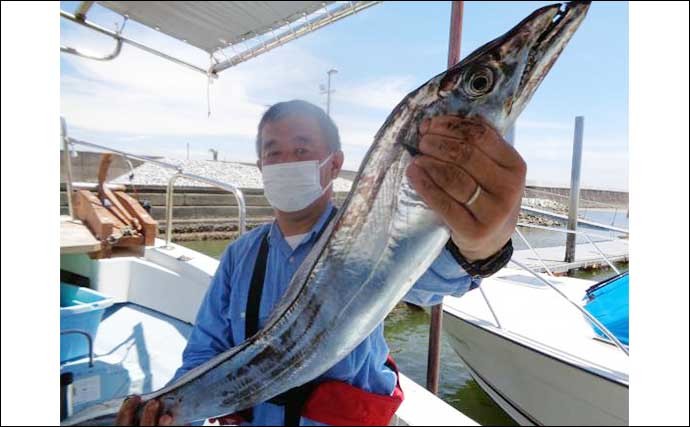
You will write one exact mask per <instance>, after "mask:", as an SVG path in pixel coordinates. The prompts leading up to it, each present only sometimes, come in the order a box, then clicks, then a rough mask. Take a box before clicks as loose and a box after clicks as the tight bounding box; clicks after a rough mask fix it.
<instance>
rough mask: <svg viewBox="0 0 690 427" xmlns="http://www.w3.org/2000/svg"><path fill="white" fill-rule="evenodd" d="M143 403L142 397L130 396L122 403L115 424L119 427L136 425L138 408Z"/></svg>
mask: <svg viewBox="0 0 690 427" xmlns="http://www.w3.org/2000/svg"><path fill="white" fill-rule="evenodd" d="M139 403H141V397H139V396H130V397H128V398H127V399H125V401H124V402H123V403H122V406H121V407H120V411H119V412H118V413H117V419H116V420H115V424H116V425H118V426H131V425H134V421H135V417H136V412H137V408H138V407H139Z"/></svg>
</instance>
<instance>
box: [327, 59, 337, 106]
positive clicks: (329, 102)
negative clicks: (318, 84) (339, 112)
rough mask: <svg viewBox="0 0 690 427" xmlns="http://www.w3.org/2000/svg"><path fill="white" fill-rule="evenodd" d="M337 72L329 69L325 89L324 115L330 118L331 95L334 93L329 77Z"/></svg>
mask: <svg viewBox="0 0 690 427" xmlns="http://www.w3.org/2000/svg"><path fill="white" fill-rule="evenodd" d="M337 72H338V70H336V69H335V68H331V69H330V70H328V72H327V73H328V87H327V88H326V115H328V117H330V116H331V93H333V92H335V91H334V90H331V75H333V74H335V73H337Z"/></svg>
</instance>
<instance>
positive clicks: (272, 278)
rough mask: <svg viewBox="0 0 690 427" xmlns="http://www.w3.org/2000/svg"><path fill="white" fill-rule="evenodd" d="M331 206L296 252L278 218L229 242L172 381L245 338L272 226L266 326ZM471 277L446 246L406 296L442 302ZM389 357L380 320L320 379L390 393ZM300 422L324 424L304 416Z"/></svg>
mask: <svg viewBox="0 0 690 427" xmlns="http://www.w3.org/2000/svg"><path fill="white" fill-rule="evenodd" d="M331 209H333V207H332V205H330V206H329V208H328V209H326V211H325V212H324V214H323V215H322V216H321V218H320V219H319V220H318V221H317V223H316V224H315V225H314V227H313V228H312V229H311V230H310V232H309V233H307V235H306V236H305V237H304V239H303V240H302V242H301V243H300V244H299V245H298V246H297V247H296V248H295V249H294V250H293V249H292V247H291V246H290V245H289V244H288V243H287V241H286V240H285V239H284V237H283V235H282V232H281V231H280V228H279V227H278V225H277V223H276V222H275V221H274V222H273V223H269V224H265V225H263V226H260V227H257V228H255V229H254V230H252V231H250V232H248V233H247V234H245V235H244V236H242V237H241V238H239V239H238V240H237V241H235V242H234V243H233V244H231V245H229V246H228V248H227V249H226V250H225V252H224V254H223V256H222V258H221V261H220V264H219V266H218V270H217V271H216V274H215V276H214V277H213V280H212V282H211V286H210V287H209V289H208V291H207V293H206V296H205V297H204V301H203V302H202V304H201V307H200V309H199V313H198V315H197V318H196V324H195V326H194V329H193V330H192V333H191V335H190V337H189V342H188V343H187V347H186V348H185V350H184V353H183V356H182V366H181V367H180V368H179V369H178V370H177V372H176V373H175V376H174V377H173V380H172V381H171V382H173V381H175V380H177V378H179V377H180V376H181V375H182V374H184V373H185V372H187V371H189V370H191V369H192V368H194V367H196V366H198V365H200V364H202V363H204V362H206V361H207V360H209V359H211V358H212V357H214V356H216V355H218V354H219V353H221V352H224V351H226V350H228V349H229V348H231V347H233V346H235V345H237V344H239V343H241V342H242V341H243V340H244V336H245V333H244V328H245V319H244V316H245V310H246V304H247V296H248V293H249V284H250V281H251V277H252V273H253V271H254V263H255V260H256V257H257V255H258V252H259V246H260V244H261V239H262V238H263V235H264V233H265V232H266V231H267V230H268V233H269V234H268V239H269V240H268V242H269V250H268V262H267V266H268V268H267V270H266V276H265V279H264V288H263V294H262V296H261V304H260V305H259V328H261V327H263V325H264V323H265V321H266V319H267V317H268V316H269V314H270V313H271V310H272V309H273V307H274V305H275V304H276V303H277V302H278V300H280V297H281V296H282V295H283V293H284V292H285V290H286V289H287V286H288V284H289V282H290V279H291V278H292V276H293V274H294V273H295V271H296V270H297V268H298V267H299V266H300V264H301V263H302V260H304V258H305V257H306V255H307V254H308V253H309V251H310V250H311V248H312V246H313V244H314V243H315V240H316V238H317V235H318V233H319V231H320V230H321V229H322V228H323V227H324V226H325V223H326V222H327V219H328V217H329V214H330V212H331ZM472 280H473V279H472V278H471V277H470V276H469V275H467V273H465V272H464V270H462V268H461V267H460V266H459V265H458V264H457V262H456V261H455V259H454V258H453V257H452V256H451V255H450V253H448V251H447V250H445V249H444V250H443V252H441V254H440V255H439V257H438V258H437V259H436V260H435V261H434V263H433V264H432V265H431V267H430V268H429V270H428V271H426V272H425V273H424V275H423V276H422V277H421V278H420V279H419V280H418V281H417V283H416V284H415V285H414V287H413V288H412V289H411V290H410V292H409V293H408V294H407V295H406V296H405V298H404V300H405V301H408V302H411V303H414V304H417V305H434V304H438V303H440V302H441V301H442V299H443V296H444V295H455V296H461V295H463V294H464V293H465V292H467V290H468V289H469V287H470V284H471V283H472ZM387 355H388V346H387V344H386V341H385V339H384V336H383V323H382V324H381V325H379V326H378V327H377V328H376V329H375V330H374V332H373V333H372V334H371V335H370V336H369V337H367V338H366V339H365V340H364V341H363V342H362V343H361V344H360V345H359V346H358V347H357V348H355V350H354V351H352V353H350V354H349V355H348V356H347V357H345V358H344V359H343V360H341V361H340V362H338V363H337V364H336V365H335V366H333V367H332V368H331V369H330V370H328V371H327V372H326V373H325V374H323V376H322V377H321V378H328V379H334V380H339V381H344V382H347V383H349V384H351V385H353V386H356V387H359V388H361V389H363V390H365V391H368V392H373V393H379V394H384V395H390V394H391V393H392V392H393V389H394V387H395V384H396V375H395V373H394V372H393V371H391V370H390V369H389V368H388V367H386V366H384V363H385V361H386V357H387ZM283 416H284V412H283V407H281V406H277V405H273V404H271V403H262V404H260V405H258V406H256V407H255V408H254V420H253V423H254V424H255V425H282V423H283ZM300 425H321V424H319V423H316V422H315V421H312V420H309V419H306V418H304V417H302V419H301V421H300Z"/></svg>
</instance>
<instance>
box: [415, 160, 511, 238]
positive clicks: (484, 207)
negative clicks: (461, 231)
mask: <svg viewBox="0 0 690 427" xmlns="http://www.w3.org/2000/svg"><path fill="white" fill-rule="evenodd" d="M414 164H415V165H417V166H419V167H421V168H422V169H424V171H425V172H426V173H427V175H428V176H429V178H431V180H432V181H433V182H434V183H435V184H436V185H437V186H438V187H439V188H440V189H441V190H442V191H444V192H445V193H446V194H448V195H449V196H450V197H452V198H453V199H455V201H457V202H458V203H460V204H462V205H463V206H464V207H465V208H466V209H468V210H469V211H470V212H471V213H472V214H473V216H474V217H475V219H476V220H477V221H479V222H480V223H482V224H487V225H492V219H493V218H499V217H501V215H500V212H497V210H498V209H502V207H501V206H500V204H499V202H498V200H496V198H495V197H494V196H492V195H491V194H490V193H489V192H488V191H487V190H486V189H485V188H484V187H483V186H481V185H480V184H479V183H477V181H475V180H474V178H472V177H471V176H470V175H469V174H468V173H467V172H466V171H465V170H464V169H463V168H461V167H459V166H456V165H454V164H451V163H446V162H442V161H440V160H437V159H434V158H432V157H430V156H418V157H416V158H415V160H414ZM477 186H480V187H481V188H480V189H479V190H477ZM475 194H476V195H475ZM472 199H474V200H472ZM470 201H472V203H471V204H468V202H470Z"/></svg>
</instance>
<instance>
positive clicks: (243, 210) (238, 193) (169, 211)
mask: <svg viewBox="0 0 690 427" xmlns="http://www.w3.org/2000/svg"><path fill="white" fill-rule="evenodd" d="M60 133H61V137H62V142H63V150H64V153H63V155H64V156H65V158H64V161H65V170H66V174H67V177H66V179H65V190H66V191H67V206H68V208H69V215H70V217H72V218H74V208H73V206H72V189H73V187H74V183H73V181H72V160H71V157H72V156H71V155H70V152H72V153H74V151H71V150H73V149H74V146H75V145H81V146H84V147H91V148H96V149H98V150H100V151H103V152H106V153H113V154H118V155H120V156H122V157H123V158H124V159H125V161H127V163H128V164H129V166H130V169H132V171H133V168H132V164H131V162H130V159H134V160H140V161H143V162H149V163H153V164H155V165H157V166H159V167H162V168H164V169H169V170H172V171H174V174H173V175H172V176H171V177H170V178H169V179H168V184H167V187H166V194H165V219H166V223H165V227H166V229H165V236H166V237H165V246H164V248H165V249H170V248H171V246H170V242H171V241H172V237H173V234H172V233H173V227H172V221H173V193H174V185H175V182H176V181H177V180H178V179H179V178H185V179H189V180H192V181H197V182H202V183H205V184H207V185H210V186H212V187H216V188H220V189H221V190H225V191H227V192H229V193H232V194H233V196H234V197H235V200H236V201H237V211H238V217H239V218H238V220H239V222H238V231H239V233H240V235H242V234H244V232H245V231H246V228H247V226H246V224H247V207H246V204H245V201H244V193H242V190H240V189H239V188H238V187H236V186H234V185H232V184H228V183H224V182H220V181H217V180H215V179H211V178H206V177H203V176H200V175H196V174H192V173H188V172H185V171H184V170H183V168H182V167H181V166H179V165H175V164H172V163H168V162H164V161H161V160H158V159H154V158H151V157H148V156H141V155H137V154H132V153H128V152H126V151H122V150H117V149H115V148H111V147H106V146H105V145H100V144H94V143H92V142H87V141H82V140H80V139H75V138H71V137H69V136H68V135H67V126H66V123H65V120H64V118H62V117H61V118H60Z"/></svg>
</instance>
